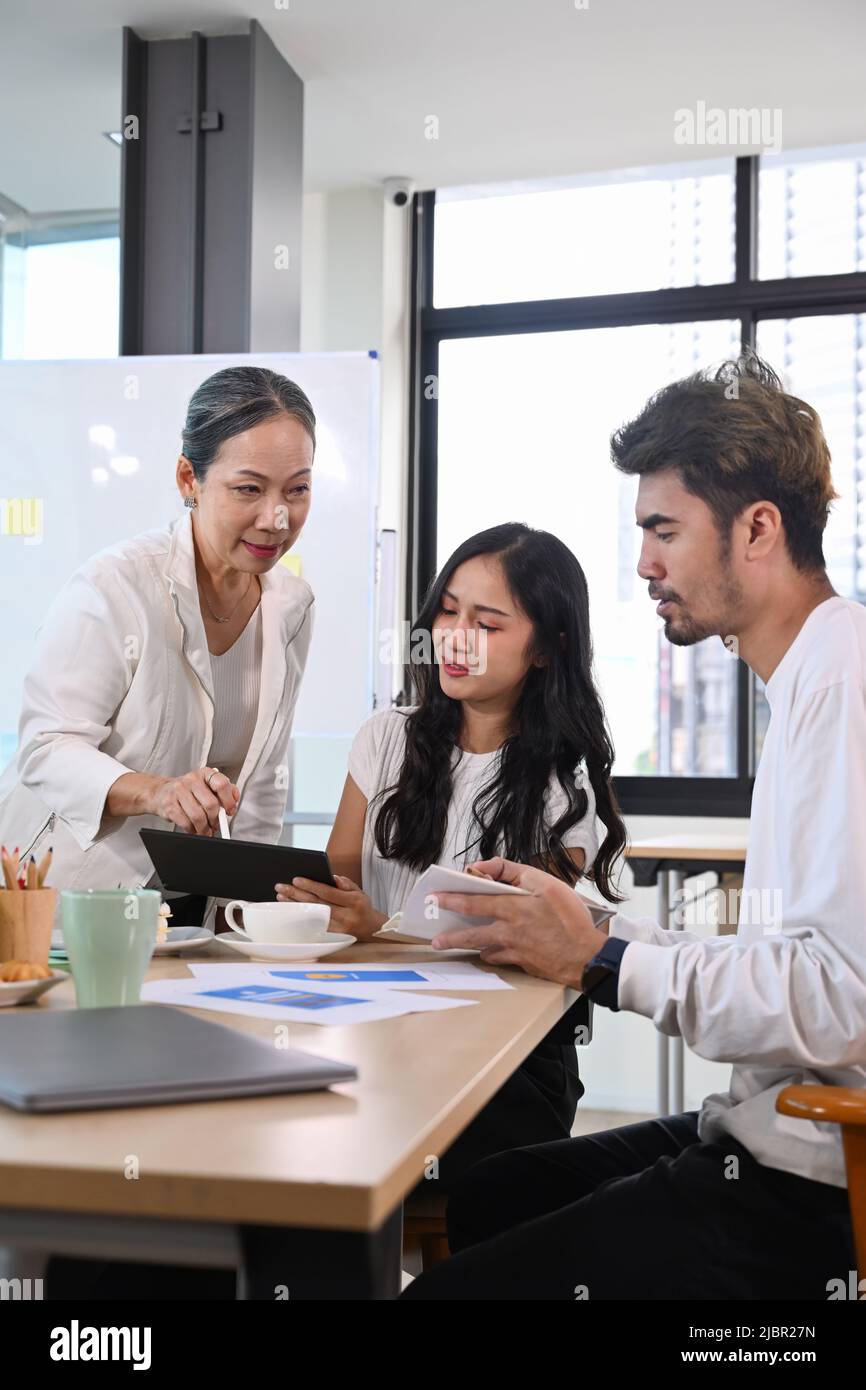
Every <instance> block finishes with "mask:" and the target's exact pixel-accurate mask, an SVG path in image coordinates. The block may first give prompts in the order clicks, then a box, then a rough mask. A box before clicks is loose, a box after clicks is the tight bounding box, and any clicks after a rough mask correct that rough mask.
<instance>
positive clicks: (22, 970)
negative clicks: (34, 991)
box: [0, 960, 51, 984]
mask: <svg viewBox="0 0 866 1390" xmlns="http://www.w3.org/2000/svg"><path fill="white" fill-rule="evenodd" d="M50 975H51V971H50V970H49V969H48V966H47V965H34V964H33V963H32V962H31V961H26V960H7V962H6V964H5V965H0V980H3V981H4V982H5V983H7V984H10V983H11V982H12V981H13V980H47V979H48V978H49V976H50Z"/></svg>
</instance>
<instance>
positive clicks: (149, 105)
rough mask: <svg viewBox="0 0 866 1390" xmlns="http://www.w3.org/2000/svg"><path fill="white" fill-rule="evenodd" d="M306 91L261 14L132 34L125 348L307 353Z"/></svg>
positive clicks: (124, 205)
mask: <svg viewBox="0 0 866 1390" xmlns="http://www.w3.org/2000/svg"><path fill="white" fill-rule="evenodd" d="M303 100H304V97H303V83H302V82H301V80H300V78H299V77H298V76H297V74H296V73H295V72H294V71H293V70H292V68H291V67H290V66H289V65H288V63H287V62H286V61H285V59H284V58H282V57H281V55H280V54H279V53H278V51H277V49H276V48H275V47H274V45H273V43H272V42H271V40H270V39H269V38H268V36H267V34H266V33H265V31H264V30H263V29H262V27H261V25H259V24H257V23H255V21H254V22H253V23H252V24H251V26H250V31H249V33H247V34H240V35H221V36H219V37H215V38H208V37H206V36H205V35H202V34H193V35H191V36H190V37H189V38H183V39H142V38H140V37H139V36H138V35H137V34H136V33H135V32H134V30H132V29H129V28H127V29H125V30H124V50H123V114H122V127H121V129H122V133H123V137H124V138H123V171H122V180H121V213H120V225H121V314H120V351H121V353H122V354H125V355H126V354H132V355H135V354H147V353H156V354H160V353H195V352H249V351H258V352H278V351H282V352H285V351H289V352H291V351H296V350H297V349H298V347H299V340H300V268H301V206H302V202H301V200H302V175H303V169H302V148H303Z"/></svg>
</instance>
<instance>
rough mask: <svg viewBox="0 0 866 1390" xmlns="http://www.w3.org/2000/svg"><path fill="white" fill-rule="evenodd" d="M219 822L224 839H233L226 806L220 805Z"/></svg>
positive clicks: (215, 769)
mask: <svg viewBox="0 0 866 1390" xmlns="http://www.w3.org/2000/svg"><path fill="white" fill-rule="evenodd" d="M211 772H219V768H218V767H212V768H211ZM219 823H220V834H221V835H222V837H223V839H224V840H230V839H231V835H230V833H229V818H228V816H227V815H226V813H225V807H224V806H220V808H219Z"/></svg>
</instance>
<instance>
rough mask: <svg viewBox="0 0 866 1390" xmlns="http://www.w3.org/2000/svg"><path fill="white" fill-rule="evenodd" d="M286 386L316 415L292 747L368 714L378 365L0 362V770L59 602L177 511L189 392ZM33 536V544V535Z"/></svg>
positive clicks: (249, 357)
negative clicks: (306, 596) (312, 616)
mask: <svg viewBox="0 0 866 1390" xmlns="http://www.w3.org/2000/svg"><path fill="white" fill-rule="evenodd" d="M241 364H249V365H253V366H264V367H270V368H272V370H274V371H277V372H280V373H282V374H283V375H284V376H288V377H290V378H291V379H292V380H293V381H296V382H297V383H298V385H299V386H301V387H302V388H303V390H304V391H306V393H307V395H308V396H309V398H310V400H311V402H312V404H313V409H314V411H315V413H316V418H317V448H316V459H315V464H314V468H313V494H312V506H311V509H310V515H309V518H308V520H307V524H306V527H305V528H304V531H303V533H302V535H301V537H300V538H299V540H298V542H297V544H296V545H295V547H294V549H293V552H292V553H293V554H297V555H298V556H299V557H300V562H301V573H302V574H303V577H304V578H305V579H306V580H307V581H308V582H309V584H310V585H311V586H312V589H313V592H314V593H315V595H316V622H315V630H314V635H313V643H312V647H311V651H310V657H309V662H308V665H307V671H306V675H305V677H304V681H303V683H302V686H301V693H300V696H299V699H298V705H297V711H296V715H295V725H294V733H295V735H296V736H301V737H304V736H330V737H347V736H351V735H352V734H354V733H355V731H356V730H357V728H358V726H359V725H360V724H361V722H362V721H363V720H364V719H365V718H366V717H367V715H368V714H369V713H370V712H371V710H372V708H373V686H374V676H375V659H376V651H375V644H374V627H375V613H376V595H375V569H376V565H375V561H376V503H377V496H378V491H377V489H378V479H377V458H378V450H377V422H378V366H379V364H378V362H377V360H376V359H375V358H374V357H372V356H371V355H369V354H367V353H250V354H238V355H235V356H223V355H221V354H220V355H207V356H204V355H201V356H185V357H120V358H113V359H111V360H109V361H103V362H100V361H65V362H41V361H40V362H32V361H30V362H28V361H12V362H0V621H2V632H3V634H4V638H3V645H2V659H0V754H3V755H5V756H0V766H2V765H3V764H4V763H5V762H6V761H7V760H8V758H9V757H11V756H12V753H13V752H14V748H15V739H16V733H17V726H18V717H19V712H20V701H21V682H22V678H23V676H24V674H25V672H26V670H27V668H28V665H29V663H30V658H31V652H32V649H33V639H34V635H35V632H36V629H37V628H38V626H39V624H40V622H41V621H42V617H43V615H44V613H45V611H46V609H47V608H48V605H49V603H50V602H51V600H52V598H53V597H54V595H55V594H56V593H57V591H58V589H59V588H60V587H61V585H62V584H63V583H64V582H65V581H66V579H68V578H69V576H70V575H71V574H72V573H73V571H74V570H76V569H77V568H78V566H79V565H81V564H82V563H83V562H84V561H85V560H86V559H87V558H88V557H89V556H90V555H92V554H94V553H95V552H96V551H98V550H101V549H103V548H104V547H105V546H107V545H111V544H112V543H113V542H115V541H118V540H122V539H124V538H125V537H127V536H131V535H136V534H137V533H138V532H141V531H147V530H151V529H152V528H154V527H161V526H165V525H166V524H167V523H168V522H169V521H171V520H172V519H173V518H175V517H177V516H179V515H180V514H181V512H182V510H183V508H182V504H181V501H180V497H179V494H178V491H177V487H176V484H175V480H174V473H175V466H176V463H177V457H178V454H179V453H180V450H181V430H182V428H183V423H184V420H185V418H186V408H187V403H188V401H189V398H190V396H191V395H192V393H193V391H194V390H195V389H196V387H197V386H199V385H200V383H201V382H202V381H204V380H205V378H206V377H209V376H211V375H212V374H213V373H214V372H217V371H220V370H221V369H222V368H224V367H231V366H239V365H241ZM28 532H29V533H31V534H28Z"/></svg>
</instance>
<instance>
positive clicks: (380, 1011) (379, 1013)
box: [141, 967, 475, 1027]
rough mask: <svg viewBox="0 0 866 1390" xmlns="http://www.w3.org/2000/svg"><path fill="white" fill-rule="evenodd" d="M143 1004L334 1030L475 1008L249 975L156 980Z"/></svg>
mask: <svg viewBox="0 0 866 1390" xmlns="http://www.w3.org/2000/svg"><path fill="white" fill-rule="evenodd" d="M231 968H232V967H229V969H231ZM234 968H235V969H237V968H238V967H234ZM223 990H230V991H232V994H231V995H228V996H227V995H225V994H223V993H221V991H223ZM217 991H220V993H217ZM141 998H142V999H143V1000H144V1001H145V1002H147V1003H152V1004H174V1005H175V1006H177V1007H180V1008H187V1009H208V1010H210V1011H213V1012H214V1013H226V1014H243V1015H246V1016H247V1017H249V1018H268V1019H275V1020H277V1021H280V1022H284V1023H315V1024H320V1025H323V1026H331V1027H338V1026H343V1025H345V1024H347V1023H372V1022H375V1021H376V1020H377V1019H382V1018H398V1017H400V1015H402V1014H410V1013H431V1012H436V1011H439V1010H444V1009H449V1008H458V1009H460V1008H466V1007H468V1006H470V1005H472V1004H473V1003H474V1002H475V1001H474V1000H471V999H441V998H434V997H432V996H430V995H427V996H426V997H425V996H423V995H412V994H409V993H408V992H405V991H403V992H399V993H398V992H397V991H396V990H390V991H388V992H387V993H384V992H383V993H382V994H379V995H375V996H374V995H371V994H370V993H369V992H367V991H365V992H364V994H363V995H362V994H361V993H360V992H355V993H350V992H349V991H347V990H342V991H339V992H338V991H336V990H331V989H328V988H325V987H320V988H317V989H312V988H304V989H300V990H293V989H291V988H285V987H284V986H281V985H279V984H277V983H275V982H274V981H273V980H272V979H269V978H268V976H267V975H264V976H259V977H258V978H253V977H251V976H249V975H246V976H244V977H243V978H242V979H235V980H228V979H217V980H214V979H189V980H154V981H151V982H150V983H148V984H145V985H143V986H142V990H141ZM293 998H294V999H295V1002H293ZM326 1001H327V1002H326Z"/></svg>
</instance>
